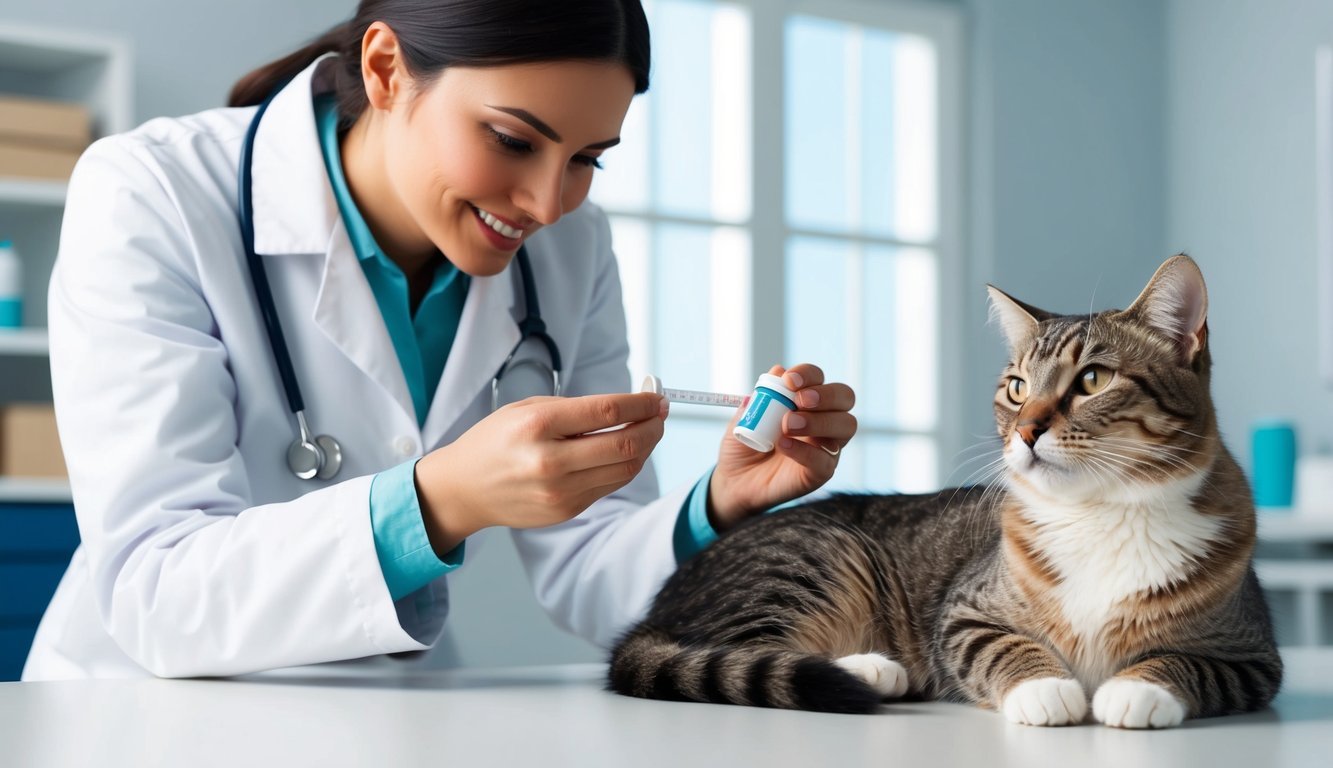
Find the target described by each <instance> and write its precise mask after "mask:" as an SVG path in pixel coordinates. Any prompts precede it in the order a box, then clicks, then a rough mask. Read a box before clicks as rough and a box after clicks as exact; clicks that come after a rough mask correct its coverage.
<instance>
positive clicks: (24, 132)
mask: <svg viewBox="0 0 1333 768" xmlns="http://www.w3.org/2000/svg"><path fill="white" fill-rule="evenodd" d="M92 136H93V128H92V115H91V114H89V112H88V108H87V107H85V106H83V105H82V104H74V103H69V102H61V101H47V100H44V99H32V98H28V97H24V96H0V142H6V143H13V144H32V145H36V146H40V147H47V148H50V149H64V150H69V151H72V152H81V151H83V150H84V149H86V148H87V147H88V144H89V143H91V142H92Z"/></svg>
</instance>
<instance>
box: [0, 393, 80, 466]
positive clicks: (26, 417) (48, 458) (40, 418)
mask: <svg viewBox="0 0 1333 768" xmlns="http://www.w3.org/2000/svg"><path fill="white" fill-rule="evenodd" d="M0 475H7V476H10V477H56V478H66V477H68V476H69V472H68V471H67V470H66V469H65V456H64V454H62V453H61V452H60V437H59V436H58V435H57V434H56V411H55V408H54V407H53V406H51V405H50V404H49V403H9V404H6V405H5V406H3V407H2V408H0Z"/></svg>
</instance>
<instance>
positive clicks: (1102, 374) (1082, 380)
mask: <svg viewBox="0 0 1333 768" xmlns="http://www.w3.org/2000/svg"><path fill="white" fill-rule="evenodd" d="M1114 376H1115V373H1114V372H1112V371H1111V369H1110V368H1107V367H1105V366H1101V365H1092V366H1088V367H1087V368H1085V369H1084V370H1083V373H1080V374H1079V375H1078V389H1079V391H1080V392H1082V393H1083V394H1085V395H1095V394H1097V393H1098V392H1101V391H1102V390H1103V389H1106V385H1107V384H1110V383H1111V379H1112V378H1113V377H1114Z"/></svg>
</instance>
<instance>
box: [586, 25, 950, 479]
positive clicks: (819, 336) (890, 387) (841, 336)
mask: <svg viewBox="0 0 1333 768" xmlns="http://www.w3.org/2000/svg"><path fill="white" fill-rule="evenodd" d="M645 9H646V10H647V12H648V16H649V23H650V24H651V26H652V31H653V49H654V51H655V54H656V55H655V57H654V63H653V66H654V70H653V81H652V88H651V90H650V91H649V93H648V94H646V95H645V96H641V97H639V98H637V99H636V100H635V102H634V105H633V106H632V107H631V109H630V113H629V115H628V117H627V118H626V124H625V128H624V131H623V133H622V135H623V136H624V142H623V143H622V145H621V146H620V147H617V148H616V149H615V150H613V151H612V152H610V153H608V154H607V157H606V165H607V168H606V170H605V171H603V172H601V173H600V174H599V178H598V180H597V181H596V182H595V183H594V186H593V191H592V198H593V200H594V201H595V202H597V203H598V204H599V205H601V206H602V207H603V208H604V209H605V210H606V211H607V213H608V215H609V216H610V217H611V222H612V233H613V237H614V238H615V248H616V252H617V256H618V258H619V259H620V267H621V277H622V281H623V283H624V287H625V306H626V313H627V316H628V321H629V330H630V347H631V356H630V371H631V375H632V377H633V380H634V381H635V382H636V383H637V382H638V381H639V380H640V379H642V377H643V376H645V375H647V374H650V373H651V374H656V375H658V376H660V377H661V378H662V380H663V382H664V383H665V384H666V386H668V387H676V388H682V389H711V390H716V391H724V392H736V393H746V392H748V391H749V389H750V387H751V386H752V385H753V383H754V379H755V376H756V375H757V374H758V373H760V372H762V371H764V370H766V369H767V367H768V366H769V365H771V364H772V363H774V362H783V363H785V364H794V363H796V362H801V361H809V362H813V363H816V364H818V365H820V366H821V367H823V368H824V370H825V371H826V373H827V374H828V376H829V378H830V379H835V380H839V381H845V382H847V383H849V384H851V385H852V387H853V388H854V389H855V390H856V391H857V397H858V402H857V405H856V408H855V409H853V413H854V414H856V416H857V418H858V420H859V422H860V430H859V432H858V435H857V437H856V439H855V440H853V441H852V443H851V444H850V445H849V446H848V447H847V449H846V451H845V452H844V455H843V458H842V461H841V463H840V465H839V469H838V473H837V475H836V476H835V477H834V480H833V482H832V483H831V484H830V487H831V488H836V489H847V490H852V489H866V490H901V491H916V490H928V489H931V488H934V487H937V486H938V484H939V482H940V477H939V470H940V467H941V458H942V457H945V458H947V456H946V453H945V452H946V451H948V450H949V449H950V448H952V447H953V443H952V438H951V437H950V431H949V430H950V427H951V426H952V423H953V422H952V421H951V419H950V418H949V412H950V410H951V409H950V408H948V407H947V405H948V404H949V403H950V400H949V395H950V393H951V391H952V387H950V386H948V383H949V381H950V377H949V376H948V374H947V371H949V370H951V368H952V365H951V360H950V359H949V358H948V357H947V356H946V355H943V354H942V352H941V350H942V349H943V348H944V347H943V345H944V344H945V343H946V342H947V341H948V339H949V337H950V334H951V333H953V332H954V329H952V328H950V327H946V326H947V323H946V322H945V319H946V318H947V317H949V316H950V309H951V308H952V305H951V299H950V297H951V295H952V292H953V291H952V287H953V283H956V282H957V280H956V278H955V277H953V276H954V274H955V266H956V262H957V260H958V258H959V255H958V252H957V248H956V242H957V237H956V232H955V231H956V229H957V227H958V211H957V205H956V204H954V203H952V202H951V200H953V199H954V197H956V195H957V194H958V190H957V189H956V184H955V183H954V182H953V180H952V179H951V178H950V175H949V174H950V173H952V172H955V171H956V169H957V167H958V158H957V155H958V147H957V135H958V131H957V119H958V118H957V110H956V107H955V106H954V105H953V101H954V100H955V99H956V98H957V91H958V85H957V82H956V77H957V72H958V69H959V67H958V64H957V61H956V59H957V55H958V54H957V43H956V39H957V32H956V21H955V13H954V12H953V11H952V10H949V9H921V8H918V7H915V6H913V7H911V8H910V9H909V8H908V7H902V8H899V7H897V6H895V5H893V4H891V3H879V4H870V3H868V2H847V1H846V0H826V1H825V2H819V3H814V2H809V3H807V2H777V1H776V0H748V1H741V0H732V1H731V2H711V1H709V0H650V1H649V2H646V3H645ZM954 348H956V345H954ZM730 416H731V413H730V412H728V411H725V410H723V409H711V408H706V407H702V406H683V405H680V404H676V405H673V407H672V415H671V419H670V420H669V421H668V427H667V433H666V437H664V439H663V441H662V443H661V445H660V446H659V447H658V449H657V451H656V452H655V453H654V461H655V464H656V466H657V470H658V474H659V476H660V478H661V481H662V486H663V488H664V489H665V488H671V487H675V486H677V485H679V484H681V483H687V482H691V481H693V480H694V479H696V478H697V477H698V476H699V475H700V473H701V472H702V471H704V469H706V467H707V466H708V465H709V464H710V463H711V461H712V459H713V457H714V456H715V455H716V451H717V445H718V442H719V440H720V438H721V436H722V434H723V430H724V428H725V425H726V422H727V420H728V419H729V418H730Z"/></svg>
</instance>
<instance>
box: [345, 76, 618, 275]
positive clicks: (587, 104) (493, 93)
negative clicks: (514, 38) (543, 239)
mask: <svg viewBox="0 0 1333 768" xmlns="http://www.w3.org/2000/svg"><path fill="white" fill-rule="evenodd" d="M633 97H634V80H633V78H632V76H631V75H630V72H629V70H628V69H627V68H625V67H624V66H623V65H620V64H617V63H612V62H589V61H563V62H549V63H540V64H518V65H506V66H497V67H484V68H472V67H454V68H448V69H446V70H444V72H443V73H442V74H441V75H440V76H439V78H438V79H437V80H436V81H435V82H434V83H432V84H430V85H429V86H428V87H427V89H426V90H424V91H416V92H414V93H412V92H409V93H406V94H404V95H402V96H399V97H396V98H395V99H393V101H392V103H391V104H390V105H389V108H388V109H387V110H382V111H380V112H379V114H378V115H377V117H378V118H379V122H380V127H381V128H382V130H380V131H378V133H379V135H380V136H381V137H382V144H381V145H380V146H381V149H382V154H381V155H380V156H381V157H382V158H383V170H382V172H379V173H380V174H382V175H380V179H379V182H380V183H379V184H376V185H374V186H375V187H380V186H381V185H382V186H383V187H384V189H383V191H384V192H385V193H386V196H387V197H388V198H389V199H387V200H381V201H379V202H376V201H373V200H366V201H359V202H361V203H362V204H363V206H366V205H368V206H369V207H371V208H373V209H379V214H380V215H375V216H372V217H370V218H371V219H372V227H375V226H376V224H378V225H379V227H380V228H382V229H387V230H388V231H387V232H376V233H375V234H376V237H377V239H378V240H380V244H381V246H383V247H385V248H386V249H388V250H389V251H390V255H395V254H394V253H393V252H394V250H395V249H399V250H400V252H402V253H404V254H413V253H420V252H422V251H428V250H431V249H433V248H438V249H439V250H440V251H441V252H442V253H443V254H444V255H445V257H446V258H448V259H449V260H450V261H451V262H453V263H454V264H455V265H457V266H458V268H459V269H461V270H462V271H463V272H465V273H467V274H469V275H474V276H486V275H494V274H497V273H499V272H500V271H502V270H504V268H505V267H506V266H507V265H508V264H509V261H510V259H511V258H512V257H513V256H514V254H515V253H516V252H517V251H518V247H519V245H521V244H522V243H523V241H524V240H526V239H527V238H529V237H531V236H532V234H533V233H534V232H536V231H537V230H539V229H541V228H542V227H545V226H549V225H551V224H554V223H555V222H556V221H558V220H559V219H560V217H561V216H562V215H564V214H565V213H567V212H569V211H572V210H574V209H575V208H577V207H578V206H579V205H580V204H582V203H583V200H584V198H586V197H587V196H588V188H589V186H591V184H592V178H593V173H594V171H595V170H596V167H597V158H598V157H599V156H600V155H601V154H602V153H603V151H605V150H606V149H607V148H608V147H610V146H612V145H614V144H616V143H617V142H618V141H619V136H620V128H621V124H622V123H623V122H624V120H625V113H626V112H627V111H628V109H629V105H630V101H631V99H633ZM371 172H372V173H376V172H375V171H371ZM377 175H378V174H377ZM386 235H387V237H386ZM385 240H389V241H390V242H385Z"/></svg>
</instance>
